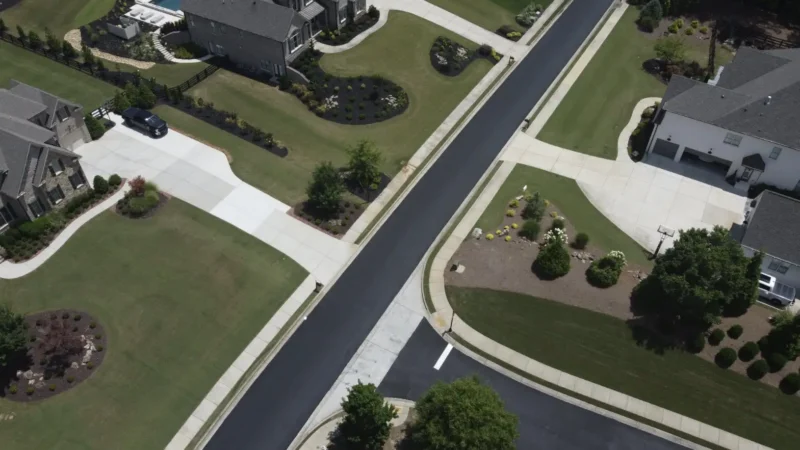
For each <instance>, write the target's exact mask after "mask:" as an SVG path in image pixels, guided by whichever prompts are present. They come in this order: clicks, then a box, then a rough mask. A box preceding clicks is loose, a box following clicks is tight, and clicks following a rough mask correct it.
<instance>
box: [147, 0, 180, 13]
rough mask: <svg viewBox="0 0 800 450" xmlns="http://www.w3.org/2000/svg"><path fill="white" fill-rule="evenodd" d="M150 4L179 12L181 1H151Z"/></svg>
mask: <svg viewBox="0 0 800 450" xmlns="http://www.w3.org/2000/svg"><path fill="white" fill-rule="evenodd" d="M152 3H153V4H154V5H158V6H160V7H162V8H167V9H171V10H173V11H180V10H181V0H153V2H152Z"/></svg>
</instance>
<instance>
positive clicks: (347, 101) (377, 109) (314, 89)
mask: <svg viewBox="0 0 800 450" xmlns="http://www.w3.org/2000/svg"><path fill="white" fill-rule="evenodd" d="M320 58H322V53H321V52H319V51H316V50H314V49H313V48H310V49H308V50H306V51H305V52H304V53H303V54H302V55H301V56H300V57H299V58H298V59H297V60H296V61H295V62H294V63H293V64H292V67H294V68H295V69H297V70H299V71H300V72H301V73H302V74H303V75H305V76H306V78H308V80H309V84H308V85H303V84H300V83H293V84H292V83H289V82H288V80H286V79H284V80H283V81H282V82H281V88H282V89H284V90H289V91H290V92H291V93H292V94H294V95H295V96H297V98H299V99H300V101H302V102H303V103H305V104H306V105H307V106H308V109H310V110H311V111H313V112H314V114H316V115H318V116H319V117H322V118H323V119H327V120H330V121H332V122H337V123H342V124H370V123H376V122H383V121H384V120H388V119H391V118H392V117H395V116H398V115H400V114H402V113H403V112H404V111H405V110H406V109H407V108H408V94H407V93H406V91H404V90H403V88H401V87H400V86H398V85H397V84H395V83H393V82H391V81H389V80H387V79H385V78H383V77H381V76H379V75H374V76H371V77H367V76H358V77H336V76H333V75H331V74H329V73H326V72H325V71H324V70H322V68H321V67H320V65H319V60H320Z"/></svg>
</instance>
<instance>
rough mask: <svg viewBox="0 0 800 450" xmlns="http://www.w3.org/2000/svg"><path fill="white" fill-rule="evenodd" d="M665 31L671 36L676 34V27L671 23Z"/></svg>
mask: <svg viewBox="0 0 800 450" xmlns="http://www.w3.org/2000/svg"><path fill="white" fill-rule="evenodd" d="M667 30H668V31H669V32H670V33H672V34H676V33H677V32H678V26H677V25H675V24H674V23H673V24H672V25H670V26H669V28H667Z"/></svg>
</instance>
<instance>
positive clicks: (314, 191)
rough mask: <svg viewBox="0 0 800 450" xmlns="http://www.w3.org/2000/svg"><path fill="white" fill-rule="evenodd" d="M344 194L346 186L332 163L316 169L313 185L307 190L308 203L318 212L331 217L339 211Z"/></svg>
mask: <svg viewBox="0 0 800 450" xmlns="http://www.w3.org/2000/svg"><path fill="white" fill-rule="evenodd" d="M343 193H344V184H343V183H342V177H341V176H339V171H338V170H336V168H335V167H333V164H331V163H330V162H324V163H322V164H320V165H318V166H317V167H316V168H314V173H313V175H312V179H311V183H309V185H308V188H306V195H308V203H309V206H311V207H312V208H313V209H314V210H315V211H316V212H318V213H320V214H322V215H323V216H330V215H333V214H334V213H336V211H337V210H338V209H339V202H340V201H341V200H342V194H343Z"/></svg>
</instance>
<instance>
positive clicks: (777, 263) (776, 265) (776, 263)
mask: <svg viewBox="0 0 800 450" xmlns="http://www.w3.org/2000/svg"><path fill="white" fill-rule="evenodd" d="M769 270H774V271H776V272H778V273H786V272H788V271H789V266H788V265H787V264H786V263H784V262H783V261H781V260H778V259H773V260H772V262H771V263H769Z"/></svg>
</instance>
